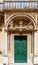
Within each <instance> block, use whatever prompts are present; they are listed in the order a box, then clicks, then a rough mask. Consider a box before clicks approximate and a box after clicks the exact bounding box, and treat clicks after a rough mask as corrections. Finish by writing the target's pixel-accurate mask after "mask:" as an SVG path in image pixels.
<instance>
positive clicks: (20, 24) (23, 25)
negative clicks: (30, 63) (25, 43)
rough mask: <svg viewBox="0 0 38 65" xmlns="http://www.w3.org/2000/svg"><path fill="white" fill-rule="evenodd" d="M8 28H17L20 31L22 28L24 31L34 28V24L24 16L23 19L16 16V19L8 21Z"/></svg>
mask: <svg viewBox="0 0 38 65" xmlns="http://www.w3.org/2000/svg"><path fill="white" fill-rule="evenodd" d="M8 28H9V29H11V30H14V31H15V30H16V31H18V30H19V31H20V32H22V31H23V30H24V31H25V30H32V29H34V25H33V22H32V21H30V19H28V18H26V19H25V20H22V19H21V20H20V19H17V18H16V20H15V19H14V20H12V21H11V22H10V23H9V25H8Z"/></svg>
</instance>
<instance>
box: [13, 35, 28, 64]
mask: <svg viewBox="0 0 38 65" xmlns="http://www.w3.org/2000/svg"><path fill="white" fill-rule="evenodd" d="M14 62H15V63H27V36H15V37H14Z"/></svg>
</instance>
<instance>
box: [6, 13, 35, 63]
mask: <svg viewBox="0 0 38 65" xmlns="http://www.w3.org/2000/svg"><path fill="white" fill-rule="evenodd" d="M35 24H36V23H35V20H34V19H33V18H32V17H31V16H30V15H28V14H23V13H17V14H14V15H11V16H10V17H9V18H8V20H7V22H6V29H7V33H8V52H9V53H8V55H9V54H10V57H11V59H12V61H11V63H33V52H34V50H33V45H34V44H33V42H34V40H33V34H34V31H35V28H36V25H35ZM20 40H21V42H20ZM18 41H19V42H18ZM24 41H25V42H26V43H25V42H24ZM17 43H19V45H17ZM20 43H21V45H22V43H23V44H26V47H25V48H23V47H22V46H23V45H22V46H21V47H19V46H20ZM19 48H20V50H22V51H24V50H25V49H26V50H25V51H26V53H25V51H24V53H23V54H25V55H26V56H25V55H24V57H22V53H21V51H20V50H18V49H19ZM15 49H16V50H15ZM16 51H20V52H18V54H17V52H16ZM19 54H21V55H20V56H19ZM10 57H9V58H10ZM20 59H21V60H20ZM23 60H24V61H23ZM9 63H10V60H9Z"/></svg>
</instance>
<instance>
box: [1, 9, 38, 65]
mask: <svg viewBox="0 0 38 65" xmlns="http://www.w3.org/2000/svg"><path fill="white" fill-rule="evenodd" d="M15 35H17V36H20V35H22V36H23V35H24V36H27V63H24V64H22V63H21V65H38V8H35V9H34V8H31V9H30V8H25V9H12V10H11V9H3V10H2V11H0V65H3V64H4V65H13V64H15V65H17V64H18V65H19V63H14V36H15Z"/></svg>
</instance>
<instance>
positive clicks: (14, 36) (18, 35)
mask: <svg viewBox="0 0 38 65" xmlns="http://www.w3.org/2000/svg"><path fill="white" fill-rule="evenodd" d="M15 36H16V37H17V36H24V37H26V41H27V35H14V44H15ZM26 45H27V43H26ZM14 47H15V46H14ZM14 49H15V48H14ZM26 50H27V49H26ZM14 53H15V52H14ZM26 53H27V52H26ZM14 55H15V54H14ZM14 57H15V56H14ZM14 61H15V60H14ZM26 61H27V59H26ZM14 63H15V62H14ZM17 63H18V62H17ZM19 63H20V62H19ZM24 63H27V62H24Z"/></svg>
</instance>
